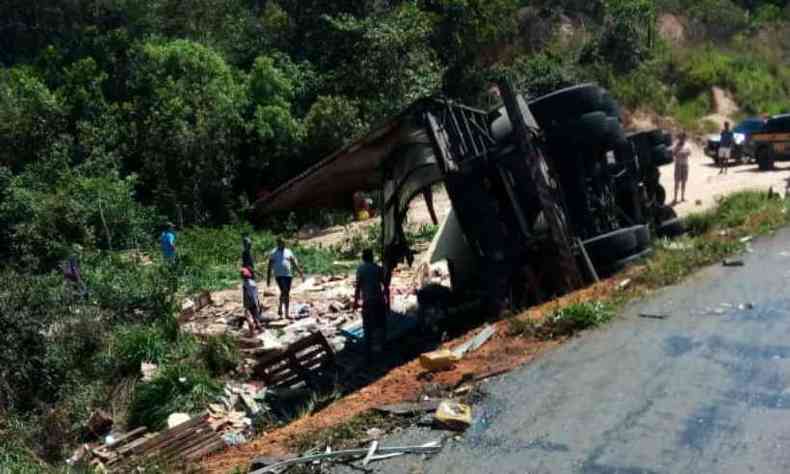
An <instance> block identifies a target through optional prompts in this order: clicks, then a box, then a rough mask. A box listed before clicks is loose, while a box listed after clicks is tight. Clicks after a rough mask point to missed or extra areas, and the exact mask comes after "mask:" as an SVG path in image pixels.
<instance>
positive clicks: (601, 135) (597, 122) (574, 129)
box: [557, 112, 611, 145]
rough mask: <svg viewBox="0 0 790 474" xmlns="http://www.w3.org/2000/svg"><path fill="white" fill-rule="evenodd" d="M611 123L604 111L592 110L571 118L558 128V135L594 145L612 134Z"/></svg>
mask: <svg viewBox="0 0 790 474" xmlns="http://www.w3.org/2000/svg"><path fill="white" fill-rule="evenodd" d="M610 125H611V124H610V123H609V122H608V117H607V116H606V114H605V113H604V112H590V113H587V114H584V115H582V116H581V117H579V118H577V119H575V120H571V121H570V122H568V123H567V124H566V125H560V126H559V128H558V129H557V132H558V137H566V138H570V139H571V140H573V141H576V142H579V143H582V144H585V145H594V144H598V143H602V142H604V141H605V140H606V137H608V136H609V135H610V130H609V128H610Z"/></svg>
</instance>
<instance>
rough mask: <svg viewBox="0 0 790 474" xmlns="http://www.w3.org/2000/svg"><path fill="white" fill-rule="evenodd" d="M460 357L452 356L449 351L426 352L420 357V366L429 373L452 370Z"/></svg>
mask: <svg viewBox="0 0 790 474" xmlns="http://www.w3.org/2000/svg"><path fill="white" fill-rule="evenodd" d="M459 360H461V357H460V356H458V355H456V354H454V353H453V352H452V351H451V350H449V349H439V350H436V351H433V352H426V353H425V354H423V355H421V356H420V364H421V365H422V366H423V367H424V368H425V370H428V371H429V372H436V371H440V370H447V369H450V368H452V367H453V366H454V365H455V363H456V362H458V361H459Z"/></svg>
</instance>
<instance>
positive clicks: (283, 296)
mask: <svg viewBox="0 0 790 474" xmlns="http://www.w3.org/2000/svg"><path fill="white" fill-rule="evenodd" d="M292 268H294V269H296V271H298V272H299V275H300V276H301V277H302V280H304V272H303V271H302V269H301V268H300V267H299V262H298V261H297V260H296V257H295V256H294V254H293V252H291V249H289V248H286V247H285V240H283V239H282V238H279V239H277V248H276V249H274V250H273V251H272V253H271V254H270V255H269V269H268V271H267V273H266V285H267V286H270V285H271V284H272V272H274V279H275V281H277V286H278V287H280V304H279V305H277V314H278V315H280V316H282V315H283V307H285V317H286V318H287V317H288V316H289V315H290V313H289V312H288V308H289V306H290V302H291V282H292V281H293V272H292V270H291V269H292Z"/></svg>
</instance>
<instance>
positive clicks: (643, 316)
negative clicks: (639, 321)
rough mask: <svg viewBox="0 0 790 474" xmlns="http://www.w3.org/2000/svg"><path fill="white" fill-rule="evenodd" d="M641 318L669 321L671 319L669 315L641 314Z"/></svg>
mask: <svg viewBox="0 0 790 474" xmlns="http://www.w3.org/2000/svg"><path fill="white" fill-rule="evenodd" d="M639 317H640V318H647V319H667V318H668V317H669V315H668V314H650V313H639Z"/></svg>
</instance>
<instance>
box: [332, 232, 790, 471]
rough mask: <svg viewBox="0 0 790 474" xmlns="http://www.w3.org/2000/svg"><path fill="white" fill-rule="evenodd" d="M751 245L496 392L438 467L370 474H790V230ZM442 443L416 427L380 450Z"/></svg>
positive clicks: (418, 461)
mask: <svg viewBox="0 0 790 474" xmlns="http://www.w3.org/2000/svg"><path fill="white" fill-rule="evenodd" d="M753 248H754V252H753V253H751V254H746V255H744V256H743V260H744V261H745V266H743V267H722V266H715V267H712V268H708V269H706V270H703V271H701V272H700V273H698V274H696V275H694V276H693V277H692V278H690V279H689V280H687V281H686V282H685V283H683V284H682V285H680V286H677V287H672V288H668V289H666V290H662V291H661V292H659V293H658V294H655V295H652V296H651V297H649V298H648V299H646V300H645V301H642V302H639V303H636V304H633V305H631V306H630V307H628V308H627V309H626V311H625V314H624V315H623V317H621V318H618V319H617V320H616V321H615V322H613V323H612V324H610V325H608V326H607V327H606V328H603V329H599V330H595V331H590V332H587V333H585V334H583V335H582V336H581V337H579V338H576V339H574V340H573V341H571V342H569V343H567V344H565V345H563V346H562V347H560V348H559V349H557V350H555V351H553V352H551V353H549V354H547V355H545V356H543V357H542V358H540V359H539V360H537V361H535V362H533V363H532V364H529V365H527V366H524V367H522V368H520V369H518V370H516V371H514V372H511V373H509V374H507V375H505V376H502V377H500V378H498V379H495V380H493V381H490V382H488V383H486V384H485V387H484V390H485V392H486V393H487V396H486V397H485V399H484V400H483V401H482V402H481V403H479V404H478V405H476V406H475V422H474V425H473V426H472V427H471V428H470V429H469V430H467V432H466V433H465V434H464V435H463V436H462V437H459V438H457V439H452V438H450V439H449V440H447V442H446V444H445V447H444V449H443V450H442V452H441V453H440V454H438V455H436V456H434V457H433V458H431V459H422V458H420V457H416V456H404V457H401V458H397V459H391V460H386V461H381V462H377V463H375V464H371V465H370V466H368V467H369V468H372V470H373V472H382V473H415V474H416V473H585V474H599V473H620V474H636V473H650V474H652V473H673V474H674V473H739V474H740V473H751V472H754V473H761V474H766V473H786V472H790V298H789V297H788V295H787V293H788V290H787V288H788V284H789V283H790V231H787V230H786V231H782V232H780V233H778V234H777V235H776V236H774V237H770V238H764V239H760V240H759V241H756V242H754V243H753ZM747 303H750V304H752V305H753V307H752V308H751V309H749V307H748V305H747ZM740 305H743V306H740ZM739 306H740V307H739ZM640 313H654V314H655V313H662V314H668V315H669V318H667V319H663V320H658V319H646V318H641V317H639V314H640ZM441 435H442V433H440V432H436V431H430V430H419V429H410V430H407V431H404V432H401V433H398V434H397V435H395V436H393V437H391V438H389V439H386V440H384V441H382V443H381V445H382V446H384V445H389V446H392V445H402V444H410V443H417V442H425V441H430V440H433V439H436V438H437V437H439V436H441ZM338 472H359V471H358V470H356V469H350V468H347V467H344V468H342V469H339V470H338Z"/></svg>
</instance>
